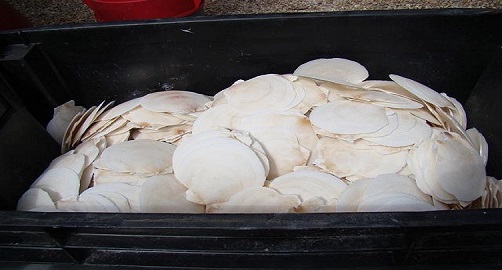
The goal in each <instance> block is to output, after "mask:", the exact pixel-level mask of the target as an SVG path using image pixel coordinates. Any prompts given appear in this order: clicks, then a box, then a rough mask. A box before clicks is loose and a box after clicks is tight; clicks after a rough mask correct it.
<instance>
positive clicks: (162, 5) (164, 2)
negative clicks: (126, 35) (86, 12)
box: [83, 0, 204, 22]
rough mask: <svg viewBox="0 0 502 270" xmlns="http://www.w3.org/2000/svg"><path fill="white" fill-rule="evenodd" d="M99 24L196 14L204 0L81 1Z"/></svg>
mask: <svg viewBox="0 0 502 270" xmlns="http://www.w3.org/2000/svg"><path fill="white" fill-rule="evenodd" d="M83 2H84V3H85V4H86V5H87V6H88V7H89V8H90V9H91V10H92V11H94V17H95V18H96V20H97V21H99V22H106V21H125V20H144V19H161V18H179V17H185V16H188V15H191V14H193V13H195V12H197V11H198V10H199V9H200V8H201V7H202V5H203V4H204V0H83Z"/></svg>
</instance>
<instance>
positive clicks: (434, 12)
mask: <svg viewBox="0 0 502 270" xmlns="http://www.w3.org/2000/svg"><path fill="white" fill-rule="evenodd" d="M480 15H499V16H500V15H502V9H493V8H444V9H439V8H434V9H394V10H349V11H327V12H323V11H319V12H294V13H258V14H228V15H203V16H193V17H183V18H166V19H150V20H135V21H117V22H91V23H76V24H60V25H46V26H35V27H30V28H23V29H16V30H5V31H0V35H3V34H16V33H17V34H22V33H31V32H48V31H69V30H83V29H101V28H117V27H133V26H155V25H166V24H175V25H176V24H181V25H182V24H186V23H209V22H221V21H257V20H283V19H304V18H336V17H344V18H349V17H394V18H396V17H417V16H418V17H424V16H441V17H447V16H480Z"/></svg>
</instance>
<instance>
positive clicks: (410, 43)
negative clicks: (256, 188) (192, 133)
mask: <svg viewBox="0 0 502 270" xmlns="http://www.w3.org/2000/svg"><path fill="white" fill-rule="evenodd" d="M501 25H502V11H500V10H422V11H365V12H337V13H313V14H287V15H286V14H275V15H248V16H225V17H192V18H185V19H176V20H157V21H145V22H129V23H107V24H89V25H72V26H56V27H42V28H35V29H24V30H20V31H14V32H4V33H0V173H1V176H0V180H1V181H0V188H1V189H0V210H2V211H0V262H4V263H3V266H4V267H11V268H16V267H22V266H23V265H25V264H28V263H53V264H55V265H54V266H53V267H55V268H57V269H59V268H61V269H64V268H65V267H66V268H68V267H69V269H93V268H95V267H98V266H114V267H117V268H119V269H123V268H124V267H135V266H145V267H146V266H150V267H166V268H175V269H177V268H217V269H222V268H329V269H332V268H355V267H372V268H383V269H387V268H389V267H396V268H411V269H430V268H438V267H441V268H445V267H446V268H445V269H447V268H448V267H455V269H458V268H462V269H463V268H472V267H475V268H477V267H485V268H493V269H496V268H498V267H500V266H501V265H502V259H501V258H500V252H502V210H500V209H487V210H465V211H438V212H418V213H334V214H301V215H300V214H264V215H253V214H251V215H237V214H228V215H223V214H219V215H215V214H212V215H189V214H119V213H114V214H104V213H25V212H15V211H13V210H14V209H15V205H16V202H17V200H18V199H19V197H20V196H21V195H22V193H23V192H24V191H25V190H26V189H27V188H28V187H29V185H30V184H31V183H32V181H34V179H35V178H36V177H37V175H38V174H40V173H41V172H42V171H43V170H44V169H45V167H46V166H47V165H48V164H49V162H50V161H51V160H52V159H53V158H54V157H56V156H57V155H58V154H59V152H58V151H59V147H58V145H57V144H56V143H55V142H54V141H53V140H52V139H51V138H50V136H49V135H48V134H47V133H46V132H45V131H44V129H43V126H45V125H46V124H47V122H48V121H49V119H50V118H51V116H52V109H53V107H54V106H56V105H58V104H61V103H63V102H65V101H67V100H69V99H74V100H76V102H77V104H78V105H83V106H86V107H89V106H92V105H96V104H99V103H100V102H101V101H102V100H105V99H106V100H116V101H117V102H122V101H125V100H128V99H132V98H135V97H139V96H142V95H145V94H147V93H150V92H154V91H159V90H162V89H172V88H174V89H182V90H192V91H196V92H200V93H204V94H210V95H213V94H214V93H216V92H218V91H219V90H221V89H223V88H225V87H226V86H228V85H230V84H231V83H232V82H234V81H235V80H237V79H241V78H242V79H246V78H250V77H252V76H256V75H259V74H265V73H290V72H292V71H293V70H294V69H295V68H296V67H297V66H298V65H300V64H302V63H304V62H306V61H308V60H312V59H315V58H321V57H344V58H348V59H351V60H355V61H358V62H360V63H361V64H363V65H364V66H366V67H367V68H368V70H369V72H370V76H371V79H387V75H388V74H390V73H397V74H400V75H403V76H406V77H410V78H413V79H415V80H417V81H420V82H422V83H424V84H426V85H429V86H431V87H432V88H433V89H436V90H438V91H440V92H446V93H447V94H448V95H450V96H453V97H455V98H457V99H458V100H459V101H461V102H462V103H463V104H464V106H465V108H466V110H467V113H468V115H469V126H475V127H477V128H478V129H479V130H480V131H481V132H482V133H483V134H484V135H485V137H486V139H487V140H488V142H489V145H490V153H489V154H490V157H489V159H490V161H489V165H488V168H487V170H488V174H489V175H492V176H495V177H497V178H501V177H502V166H501V165H502V149H501V147H502V140H501V138H502V123H501V121H500V120H499V119H498V118H499V117H500V116H501V115H502V114H501V113H500V112H499V107H500V106H499V105H498V103H499V100H501V98H502V91H500V90H501V89H500V88H501V87H502V76H501V75H502V47H501V46H502V27H500V26H501ZM1 265H2V263H0V266H1Z"/></svg>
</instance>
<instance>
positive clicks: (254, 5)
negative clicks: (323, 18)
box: [4, 0, 502, 26]
mask: <svg viewBox="0 0 502 270" xmlns="http://www.w3.org/2000/svg"><path fill="white" fill-rule="evenodd" d="M4 2H7V3H9V4H11V5H12V6H13V7H15V8H16V9H17V10H19V11H20V12H21V13H22V14H24V15H25V16H26V17H27V18H28V19H29V20H30V21H31V22H32V24H33V25H35V26H42V25H54V24H68V23H70V24H73V23H88V22H95V19H94V16H93V13H92V12H91V11H90V10H89V9H88V8H87V6H86V5H85V4H83V3H82V1H81V0H64V1H61V0H4ZM431 8H495V9H502V0H484V1H483V0H422V1H410V0H387V1H384V0H380V1H370V0H359V1H354V0H300V1H291V0H206V1H205V5H204V11H203V14H204V15H208V16H211V15H225V14H255V13H290V12H324V11H347V10H388V9H431Z"/></svg>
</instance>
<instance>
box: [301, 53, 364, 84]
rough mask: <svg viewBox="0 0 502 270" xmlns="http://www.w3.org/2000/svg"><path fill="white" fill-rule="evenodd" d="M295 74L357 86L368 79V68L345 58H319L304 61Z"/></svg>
mask: <svg viewBox="0 0 502 270" xmlns="http://www.w3.org/2000/svg"><path fill="white" fill-rule="evenodd" d="M293 75H296V76H301V77H307V78H312V79H318V80H323V81H328V82H333V83H339V84H343V85H349V86H355V87H358V86H357V85H356V84H357V83H360V82H362V81H364V80H366V79H367V78H368V76H369V72H368V70H367V69H366V68H365V67H364V66H363V65H361V64H359V63H357V62H355V61H352V60H348V59H344V58H319V59H315V60H311V61H308V62H306V63H303V64H302V65H300V66H299V67H297V68H296V70H295V71H294V72H293Z"/></svg>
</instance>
